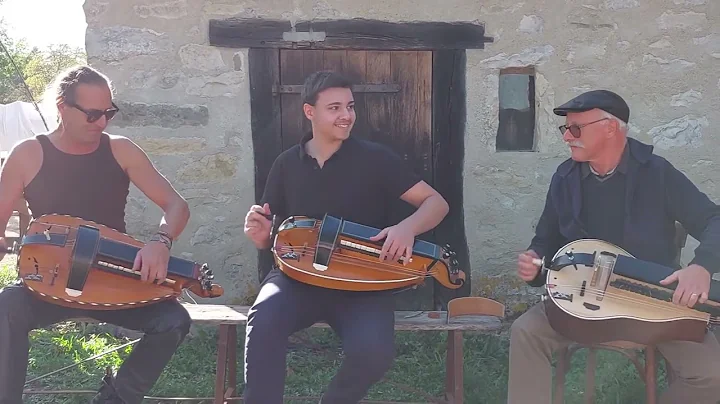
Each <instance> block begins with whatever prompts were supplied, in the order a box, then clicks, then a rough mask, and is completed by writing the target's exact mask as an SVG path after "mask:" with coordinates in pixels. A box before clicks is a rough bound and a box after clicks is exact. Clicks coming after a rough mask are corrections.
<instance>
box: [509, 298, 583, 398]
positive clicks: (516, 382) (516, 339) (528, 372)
mask: <svg viewBox="0 0 720 404" xmlns="http://www.w3.org/2000/svg"><path fill="white" fill-rule="evenodd" d="M570 343H571V341H570V340H568V339H567V338H565V337H563V336H562V335H560V334H558V333H557V332H556V331H555V330H554V329H553V328H552V327H550V323H549V322H548V318H547V315H546V313H545V304H544V303H538V304H536V305H535V306H533V307H532V308H530V310H528V311H527V312H525V313H524V314H523V315H522V316H520V317H518V319H517V320H515V321H514V322H513V324H512V326H511V327H510V370H509V373H510V374H509V382H508V401H507V402H508V404H526V403H535V404H546V403H547V404H549V403H550V402H551V400H552V395H551V392H552V366H551V361H552V356H553V353H555V351H557V350H558V349H560V348H562V347H563V346H568V345H570Z"/></svg>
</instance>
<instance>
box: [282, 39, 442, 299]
mask: <svg viewBox="0 0 720 404" xmlns="http://www.w3.org/2000/svg"><path fill="white" fill-rule="evenodd" d="M432 56H433V55H432V51H363V50H352V51H350V50H347V51H346V50H295V49H280V69H279V73H280V74H279V76H280V77H279V79H280V80H279V81H280V85H279V86H278V87H276V88H275V91H274V92H275V95H276V96H280V109H281V136H280V138H281V144H282V150H287V149H288V148H290V147H292V146H293V145H295V144H297V143H298V142H299V141H300V139H301V138H302V136H303V135H304V134H305V133H307V132H308V131H309V130H310V122H309V121H308V120H307V118H305V116H304V114H303V111H302V100H301V98H300V91H301V89H302V86H301V84H302V83H303V82H304V80H305V78H306V77H307V76H308V75H310V74H311V73H313V72H315V71H318V70H334V71H337V72H340V73H343V74H345V75H347V76H348V77H349V78H351V79H352V80H353V81H354V82H355V83H356V85H357V87H356V88H355V89H354V91H353V93H354V94H353V95H354V98H355V110H356V115H357V119H356V123H355V126H354V127H353V130H352V132H351V136H357V137H361V138H366V139H369V140H372V141H376V142H379V143H382V144H385V145H388V146H389V147H391V148H392V149H393V150H395V152H397V153H398V154H399V155H400V156H402V158H403V159H405V160H406V161H407V162H408V164H409V165H410V166H411V167H412V168H413V169H414V170H415V171H416V172H417V173H418V174H419V175H421V177H422V178H423V179H424V180H425V181H426V182H427V183H428V184H431V185H433V178H434V176H433V141H432ZM388 175H391V173H388ZM413 212H414V207H412V206H410V205H408V204H406V203H404V202H402V201H398V202H397V203H396V205H395V206H394V207H393V209H392V218H393V221H394V222H395V223H397V222H400V221H401V220H403V219H404V218H405V217H407V216H409V215H410V214H412V213H413ZM419 237H420V238H422V239H425V240H428V241H431V242H435V240H434V238H433V234H432V232H429V233H428V234H423V235H420V236H419ZM433 283H434V282H433V281H432V280H428V282H426V283H425V285H424V286H422V287H419V288H418V289H416V290H413V291H405V292H403V293H401V294H399V295H398V296H397V297H398V298H397V302H398V308H399V309H432V307H433Z"/></svg>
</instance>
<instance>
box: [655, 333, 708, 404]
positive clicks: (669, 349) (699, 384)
mask: <svg viewBox="0 0 720 404" xmlns="http://www.w3.org/2000/svg"><path fill="white" fill-rule="evenodd" d="M658 350H659V351H660V353H661V354H662V355H663V356H664V357H665V358H666V359H667V361H668V362H670V366H671V367H672V370H673V372H674V373H675V376H676V378H675V380H674V381H673V383H672V384H671V385H670V386H669V387H668V389H667V391H666V392H665V393H664V394H663V395H662V396H661V397H660V403H662V404H665V403H667V404H670V403H693V404H706V403H707V404H715V403H717V402H718V401H720V344H718V341H717V339H716V338H715V335H714V334H713V333H712V332H708V333H707V335H706V336H705V341H703V342H702V343H700V344H699V343H695V342H686V341H673V342H667V343H664V344H658Z"/></svg>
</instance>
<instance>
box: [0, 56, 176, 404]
mask: <svg viewBox="0 0 720 404" xmlns="http://www.w3.org/2000/svg"><path fill="white" fill-rule="evenodd" d="M54 88H55V94H54V96H55V99H56V105H57V119H58V126H57V128H55V129H54V130H52V131H51V132H50V133H48V134H40V135H37V136H35V137H34V138H30V139H26V140H23V141H21V142H18V143H17V144H16V145H15V146H14V147H13V148H12V150H11V152H10V155H9V156H8V158H7V161H6V162H5V165H4V166H3V168H2V172H1V173H0V225H3V226H7V222H8V219H9V218H10V215H11V213H12V210H13V206H14V205H15V202H16V201H17V200H19V199H20V198H22V197H23V196H24V197H25V199H26V200H27V203H28V206H29V208H30V211H31V212H32V215H33V217H39V216H41V215H44V214H63V215H70V216H75V217H80V218H83V219H85V220H89V221H94V222H96V223H99V224H102V225H105V226H107V227H110V228H113V229H115V230H118V231H120V232H123V233H125V232H126V228H125V205H126V200H127V196H128V193H129V186H130V183H133V184H134V185H135V186H137V188H138V189H139V190H140V191H141V192H143V193H144V194H145V195H146V196H147V197H148V198H149V199H150V200H151V201H153V202H154V203H155V204H157V205H158V206H159V207H160V208H161V209H162V210H163V212H164V216H163V218H162V219H161V221H160V223H159V228H158V230H157V233H156V234H155V235H153V236H152V237H151V238H150V241H149V242H148V243H147V244H146V245H145V246H144V247H143V248H142V249H141V250H140V251H139V253H138V255H137V258H136V259H135V263H134V267H133V270H135V271H140V273H141V281H144V282H153V281H156V280H157V281H160V282H162V280H164V278H165V276H166V274H167V265H168V261H169V258H170V248H171V247H172V241H173V239H175V238H176V237H178V236H179V235H180V233H181V232H182V231H183V229H184V228H185V226H186V224H187V222H188V219H189V217H190V213H189V208H188V204H187V202H186V201H185V200H184V199H183V198H182V197H181V196H180V194H178V192H177V191H175V189H174V188H173V187H172V185H171V184H170V183H169V182H168V181H167V180H166V179H165V177H164V176H163V175H162V174H160V173H159V172H158V171H157V170H156V169H155V167H154V166H153V164H152V163H151V162H150V160H149V159H148V157H147V155H146V154H145V152H143V150H142V149H140V148H139V147H138V146H137V145H136V144H135V143H133V142H132V141H130V140H129V139H127V138H126V137H122V136H114V135H108V134H107V133H105V128H106V126H107V125H108V121H109V120H110V119H112V118H113V116H115V114H116V113H117V112H118V107H117V106H116V105H115V104H114V103H113V101H112V91H111V87H110V81H109V80H108V78H107V77H105V76H104V75H103V74H101V73H100V72H98V71H97V70H95V69H92V68H90V67H88V66H78V67H74V68H71V69H69V70H68V71H66V72H64V73H62V74H61V75H59V76H58V78H57V80H56V82H55V86H54ZM4 246H5V240H4V238H0V247H4ZM0 251H2V250H0ZM2 256H4V253H2V252H0V259H1V258H2ZM80 317H90V318H94V319H96V320H98V321H100V322H105V323H109V324H114V325H118V326H121V327H124V328H128V329H132V330H137V331H142V332H143V333H144V336H143V338H142V339H141V341H140V342H139V343H138V344H137V345H136V346H135V348H134V349H133V352H132V353H131V354H130V356H129V357H128V358H127V360H125V362H124V363H123V365H122V366H121V367H120V369H119V370H118V372H117V375H116V377H113V375H106V377H104V378H103V380H102V382H101V386H100V390H99V392H98V394H97V395H96V396H95V397H94V398H93V399H92V403H98V404H99V403H103V404H136V403H140V402H142V400H143V398H144V395H145V394H147V393H148V392H149V391H150V389H151V388H152V387H153V385H154V384H155V382H156V381H157V379H158V377H159V376H160V374H161V373H162V371H163V370H164V367H165V366H166V364H167V363H168V362H169V361H170V359H171V357H172V356H173V355H174V353H175V351H176V349H177V347H178V346H179V345H180V343H181V342H182V341H183V339H184V338H185V336H186V335H187V333H188V332H189V330H190V317H189V315H188V313H187V311H186V310H185V309H184V308H183V307H182V305H180V303H179V302H178V301H176V300H170V301H163V302H160V303H155V304H152V305H149V306H145V307H139V308H133V309H127V310H108V311H101V310H80V309H74V308H67V307H61V306H59V305H54V304H51V303H47V302H44V301H41V300H39V299H37V298H35V297H34V296H33V295H31V294H30V292H29V291H28V290H27V289H26V288H24V287H23V285H22V280H19V281H18V282H17V283H16V284H14V285H10V286H8V287H5V288H3V289H2V290H0V404H20V403H22V392H23V386H24V383H25V379H26V372H27V366H28V350H29V341H28V333H29V332H30V331H31V330H33V329H36V328H42V327H47V326H50V325H52V324H55V323H58V322H60V321H64V320H67V319H71V318H80Z"/></svg>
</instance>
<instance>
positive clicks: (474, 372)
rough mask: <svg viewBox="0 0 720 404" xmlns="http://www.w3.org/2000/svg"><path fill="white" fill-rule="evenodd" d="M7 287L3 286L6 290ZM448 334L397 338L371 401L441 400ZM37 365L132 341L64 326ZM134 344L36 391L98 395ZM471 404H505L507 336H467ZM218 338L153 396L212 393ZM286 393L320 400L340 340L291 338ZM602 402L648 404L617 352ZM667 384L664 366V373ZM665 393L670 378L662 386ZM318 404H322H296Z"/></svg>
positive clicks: (211, 333) (320, 334)
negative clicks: (107, 373)
mask: <svg viewBox="0 0 720 404" xmlns="http://www.w3.org/2000/svg"><path fill="white" fill-rule="evenodd" d="M14 276H15V274H14V273H13V271H12V270H11V269H9V268H8V267H7V266H3V267H1V268H0V282H4V283H3V284H6V283H7V282H8V281H10V280H12V279H14ZM3 284H0V286H1V285H3ZM243 331H244V330H243V329H242V328H240V329H239V330H238V334H239V335H238V341H237V348H238V361H239V362H238V378H239V379H240V380H238V384H239V386H238V388H239V389H240V391H242V365H243V363H242V352H243V343H244V332H243ZM445 338H446V335H445V333H443V332H421V333H414V332H406V331H401V332H398V333H397V337H396V346H397V358H396V360H395V363H394V366H393V368H392V369H391V370H390V371H389V372H388V374H387V375H386V378H385V379H384V380H383V381H381V382H380V383H378V384H377V385H375V386H374V387H373V388H372V390H371V392H370V394H369V396H368V399H374V400H388V401H392V400H407V401H415V402H419V401H426V402H427V401H430V400H429V399H428V397H441V396H442V394H443V390H444V383H445V378H444V371H445V349H446V340H445ZM30 340H31V345H30V346H31V348H30V364H29V367H28V375H27V380H31V379H33V378H35V377H37V376H40V375H44V374H47V373H49V372H52V371H55V370H57V369H61V368H63V367H64V366H68V365H72V364H77V363H80V362H82V361H83V360H84V359H86V358H89V357H91V356H93V355H96V354H99V353H101V352H104V351H106V350H109V349H112V348H114V347H118V346H120V345H122V344H124V343H127V342H129V341H130V339H125V338H115V337H114V336H112V335H109V334H108V333H106V332H104V329H103V328H102V327H100V326H88V327H83V326H82V325H78V324H75V323H62V324H58V325H56V326H54V327H52V328H49V329H44V330H35V331H33V332H32V333H31V335H30ZM131 349H132V346H128V347H126V348H123V349H121V350H119V351H115V352H113V353H111V354H109V355H107V356H103V357H102V358H99V359H97V360H93V361H88V362H84V363H82V364H80V365H78V366H76V367H73V368H71V369H68V370H65V371H62V372H59V373H56V374H54V375H51V376H49V377H46V378H43V379H41V380H39V381H37V382H34V383H32V384H31V385H30V386H26V387H31V388H35V389H83V390H95V389H96V388H97V386H98V382H99V381H100V379H101V377H102V375H103V373H104V370H105V367H106V366H111V367H113V369H114V370H117V368H118V367H119V366H120V364H121V363H122V361H123V360H124V358H126V357H127V355H128V354H129V353H130V350H131ZM464 354H465V371H464V385H465V402H467V403H472V404H475V403H488V404H492V403H504V401H505V397H506V393H507V390H506V389H507V387H506V384H507V357H508V338H507V332H501V333H499V334H497V335H473V334H471V333H466V335H465V342H464ZM215 355H216V334H215V329H214V328H204V327H203V328H201V327H193V330H192V332H191V334H190V335H189V336H188V338H187V339H186V341H185V343H184V344H183V345H182V346H181V347H180V349H179V350H178V352H177V353H176V354H175V356H174V357H173V359H172V361H171V362H170V364H169V366H168V367H167V369H166V371H165V372H164V373H163V375H162V376H161V378H160V380H159V381H158V383H157V384H156V386H155V387H154V388H153V390H152V391H151V395H154V396H165V397H197V396H207V397H210V396H212V394H213V386H214V375H215ZM287 358H288V362H287V380H286V394H287V395H288V396H319V395H320V394H322V392H323V390H324V388H325V386H327V384H328V383H329V381H330V379H331V378H332V376H333V375H334V373H335V371H336V370H337V368H338V367H339V366H340V363H341V360H342V350H341V349H340V341H339V339H338V338H337V337H336V336H335V335H334V334H333V333H332V332H331V330H329V329H309V330H305V331H302V332H299V333H297V334H295V335H294V336H293V337H291V343H290V348H289V350H288V355H287ZM585 358H586V352H585V351H584V350H582V351H579V352H578V353H576V354H575V356H574V357H573V361H572V364H571V371H570V372H569V374H568V375H567V377H566V403H568V404H574V403H581V402H582V400H583V398H582V394H583V389H584V384H585V379H584V369H585ZM596 362H597V368H596V385H597V390H596V392H597V393H596V398H597V400H596V402H597V403H599V404H600V403H608V404H609V403H613V404H615V403H643V402H644V386H643V384H642V382H641V380H640V378H639V376H638V375H637V373H636V371H635V368H634V367H633V365H632V364H631V363H630V361H629V360H627V359H626V358H625V357H623V356H622V355H620V354H619V353H615V352H606V351H600V352H598V355H597V361H596ZM659 373H660V376H661V379H664V373H663V368H662V367H661V368H660V372H659ZM660 384H661V386H663V387H664V385H665V382H664V380H660ZM88 398H89V396H87V395H86V396H76V397H63V396H48V395H34V396H29V397H26V400H27V401H26V402H28V403H43V404H45V403H55V404H79V403H83V404H84V403H87V400H88ZM292 402H293V403H317V400H314V401H312V400H308V401H299V400H298V401H292Z"/></svg>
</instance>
